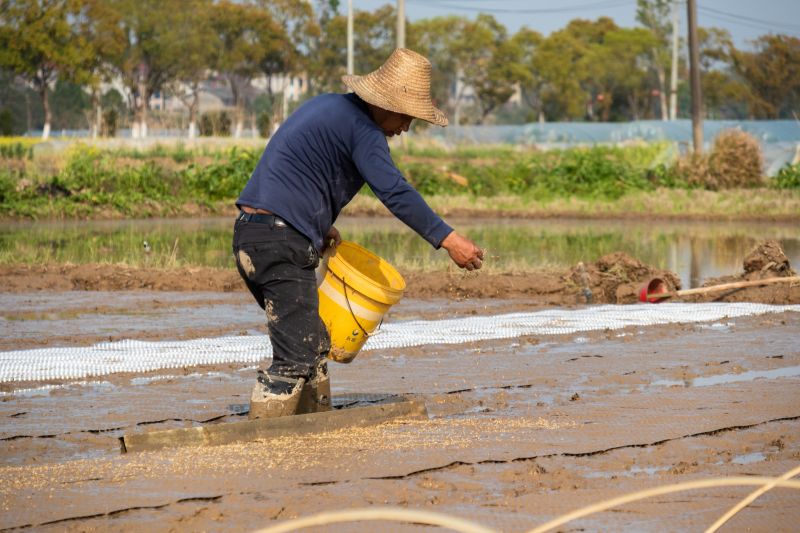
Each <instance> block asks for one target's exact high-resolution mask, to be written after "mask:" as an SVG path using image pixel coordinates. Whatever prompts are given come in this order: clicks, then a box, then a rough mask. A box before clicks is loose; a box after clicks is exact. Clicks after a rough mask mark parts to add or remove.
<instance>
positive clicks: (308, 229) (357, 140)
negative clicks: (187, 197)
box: [236, 93, 453, 250]
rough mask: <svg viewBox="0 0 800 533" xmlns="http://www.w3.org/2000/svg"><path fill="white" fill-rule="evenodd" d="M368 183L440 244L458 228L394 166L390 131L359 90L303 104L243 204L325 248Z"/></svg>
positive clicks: (273, 144) (274, 142)
mask: <svg viewBox="0 0 800 533" xmlns="http://www.w3.org/2000/svg"><path fill="white" fill-rule="evenodd" d="M365 182H366V183H367V184H368V185H369V187H370V188H371V189H372V191H373V192H374V193H375V196H377V197H378V199H379V200H380V201H381V202H383V204H384V205H385V206H386V207H387V208H389V210H390V211H391V212H392V213H393V214H394V215H395V216H396V217H397V218H399V219H400V220H402V221H403V222H404V223H405V224H406V225H408V226H409V227H410V228H411V229H413V230H414V231H416V232H417V233H418V234H419V235H420V236H422V237H423V238H424V239H425V240H426V241H428V242H429V243H431V245H433V246H434V247H435V248H439V246H440V245H441V242H442V240H443V239H444V238H445V237H447V235H448V234H449V233H450V232H451V231H453V230H452V228H451V227H450V226H448V225H447V224H446V223H445V222H444V221H443V220H442V219H441V217H439V215H437V214H436V213H434V212H433V210H432V209H431V208H430V207H429V206H428V204H427V203H425V200H423V199H422V197H421V196H420V194H419V193H418V192H417V191H416V190H415V189H414V188H413V187H412V186H411V185H410V184H409V183H408V182H407V181H406V180H405V178H404V177H403V175H402V174H401V173H400V171H399V170H398V169H397V167H396V166H395V165H394V162H393V161H392V158H391V156H390V155H389V144H388V143H387V141H386V136H385V135H384V133H383V131H382V130H381V128H380V127H379V126H378V125H377V124H376V123H375V121H373V120H372V118H371V117H370V114H369V109H368V108H367V104H366V103H365V102H364V101H363V100H361V99H360V98H359V97H358V96H356V95H355V94H352V93H351V94H323V95H320V96H317V97H315V98H312V99H311V100H309V101H308V102H306V103H305V104H303V105H302V106H300V108H298V109H297V110H296V111H295V112H294V113H293V114H292V115H291V116H290V117H289V118H288V120H286V122H284V123H283V124H282V125H281V127H280V128H278V131H277V132H276V133H275V135H274V136H273V137H272V139H270V141H269V143H268V144H267V148H266V149H265V150H264V153H263V154H262V156H261V160H260V161H259V162H258V165H257V166H256V168H255V170H254V171H253V174H252V175H251V176H250V180H249V181H248V182H247V185H245V188H244V190H243V191H242V194H241V195H240V196H239V199H238V200H237V201H236V205H238V206H242V205H247V206H250V207H254V208H259V209H266V210H267V211H271V212H273V213H275V214H276V215H279V216H280V217H281V218H283V219H285V220H286V221H287V222H288V223H289V224H291V225H292V226H293V227H294V228H296V229H297V230H298V231H300V232H301V233H302V234H304V235H305V236H306V237H308V238H309V239H310V240H311V242H312V243H313V244H314V246H315V247H316V248H317V250H322V247H323V245H322V243H323V239H324V236H325V235H326V234H327V233H328V230H330V228H331V226H332V225H333V223H334V222H335V221H336V218H337V217H338V216H339V212H340V211H341V210H342V208H343V207H344V206H345V205H347V203H348V202H350V200H352V199H353V197H354V196H355V195H356V193H358V191H359V190H360V189H361V187H362V186H363V185H364V183H365Z"/></svg>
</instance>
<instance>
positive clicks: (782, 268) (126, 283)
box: [0, 241, 800, 317]
mask: <svg viewBox="0 0 800 533" xmlns="http://www.w3.org/2000/svg"><path fill="white" fill-rule="evenodd" d="M402 274H403V276H404V278H405V279H406V282H407V289H406V292H405V297H407V298H426V299H427V298H449V299H456V300H463V299H472V298H479V299H485V298H501V299H525V300H527V301H528V302H531V301H533V302H535V303H537V304H541V305H574V304H587V303H593V304H602V303H620V304H622V303H635V302H637V301H638V299H639V291H640V289H641V288H642V286H644V285H646V284H647V282H648V281H650V280H652V279H653V278H661V279H663V280H664V281H665V282H666V284H667V287H668V289H669V290H678V289H681V288H683V287H681V284H680V280H679V278H678V275H677V274H675V273H674V272H671V271H668V270H662V269H658V268H655V267H653V266H651V265H647V264H644V263H642V262H641V261H639V260H638V259H636V258H633V257H630V256H628V255H626V254H624V253H620V252H615V253H611V254H607V255H605V256H602V257H600V258H599V259H598V260H597V261H595V262H593V263H587V264H585V265H584V264H582V263H579V264H577V265H575V266H573V267H571V268H569V269H566V270H564V271H543V272H524V273H486V272H485V271H476V272H466V271H463V270H459V269H457V268H455V267H453V268H452V269H448V270H446V271H436V272H403V273H402ZM793 275H795V272H794V270H792V268H791V267H790V265H789V262H788V259H787V258H786V255H785V254H784V253H783V250H782V249H781V248H780V246H779V245H778V243H777V242H776V241H764V242H762V243H760V244H759V245H758V246H757V247H756V248H755V249H754V250H753V251H752V252H751V253H750V254H749V255H748V256H747V257H746V258H745V260H744V264H743V271H742V272H741V273H740V274H736V275H731V276H726V277H724V278H719V279H715V280H710V281H709V283H707V285H708V284H718V283H726V282H730V281H740V280H755V279H764V278H772V277H790V276H793ZM0 279H2V280H3V285H2V288H0V291H2V292H3V293H12V294H13V293H25V294H27V293H30V292H32V291H38V292H47V293H58V292H65V291H99V292H113V291H167V292H185V291H190V292H214V293H245V292H246V290H245V288H244V284H243V283H242V281H241V279H240V278H239V275H238V274H237V272H236V271H235V269H233V268H231V269H227V270H225V269H214V268H207V267H194V268H184V269H156V268H146V267H140V268H139V267H129V266H125V265H111V264H86V265H39V266H31V265H0ZM110 300H113V298H110ZM687 301H722V302H726V301H740V302H761V303H769V304H794V303H800V283H796V282H795V283H780V284H775V285H771V286H764V287H748V288H742V289H736V290H732V291H727V292H714V293H710V294H704V295H695V296H692V297H690V298H688V299H687ZM104 305H110V304H104ZM9 315H10V316H12V317H13V316H15V315H14V314H13V312H11V313H9V311H6V312H5V313H4V316H9Z"/></svg>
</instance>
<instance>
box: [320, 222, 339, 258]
mask: <svg viewBox="0 0 800 533" xmlns="http://www.w3.org/2000/svg"><path fill="white" fill-rule="evenodd" d="M331 241H333V248H336V247H337V246H339V245H340V244H342V236H341V235H340V234H339V230H338V229H336V226H331V229H329V230H328V233H326V234H325V240H323V241H322V253H323V254H324V253H325V252H327V251H328V248H330V247H331Z"/></svg>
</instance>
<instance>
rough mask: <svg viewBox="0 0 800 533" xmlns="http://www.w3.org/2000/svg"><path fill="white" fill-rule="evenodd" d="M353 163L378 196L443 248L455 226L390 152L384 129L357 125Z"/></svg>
mask: <svg viewBox="0 0 800 533" xmlns="http://www.w3.org/2000/svg"><path fill="white" fill-rule="evenodd" d="M352 154H353V163H355V165H356V168H357V169H358V171H359V173H361V175H362V176H363V177H364V181H366V182H367V185H369V187H370V189H372V192H374V193H375V196H377V197H378V199H379V200H380V201H381V202H382V203H383V205H385V206H386V207H387V208H388V209H389V211H391V212H392V214H393V215H394V216H396V217H397V218H399V219H400V220H401V221H403V222H404V223H405V224H406V225H407V226H408V227H410V228H411V229H413V230H414V231H416V232H417V233H418V234H419V235H420V236H421V237H422V238H423V239H425V240H426V241H428V242H429V243H431V245H432V246H433V247H434V248H437V249H438V248H439V247H440V246H441V244H442V241H443V240H444V238H445V237H447V236H448V235H449V234H450V232H452V231H453V228H451V227H450V226H448V225H447V224H446V223H445V221H444V220H442V218H441V217H440V216H439V215H437V214H436V213H435V212H434V211H433V209H431V208H430V206H429V205H428V204H427V203H426V202H425V200H424V199H423V198H422V196H421V195H420V194H419V193H418V192H417V190H416V189H414V187H412V186H411V184H409V183H408V181H406V179H405V177H403V175H402V174H401V173H400V170H398V168H397V167H396V166H395V164H394V161H392V157H391V156H390V155H389V144H388V143H387V142H386V137H384V135H383V133H382V132H380V130H377V129H375V128H370V127H365V126H363V125H362V127H361V128H360V131H359V129H358V128H357V130H356V132H355V135H354V138H353V150H352Z"/></svg>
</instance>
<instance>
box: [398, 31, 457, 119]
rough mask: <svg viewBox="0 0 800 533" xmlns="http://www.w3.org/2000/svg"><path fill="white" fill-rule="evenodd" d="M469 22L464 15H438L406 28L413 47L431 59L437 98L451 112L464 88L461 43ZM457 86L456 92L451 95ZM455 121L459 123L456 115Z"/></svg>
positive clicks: (433, 87)
mask: <svg viewBox="0 0 800 533" xmlns="http://www.w3.org/2000/svg"><path fill="white" fill-rule="evenodd" d="M468 23H469V21H468V20H467V19H466V18H464V17H456V16H449V17H435V18H430V19H422V20H419V21H416V22H414V23H413V24H410V25H409V26H408V29H407V32H406V33H407V38H408V45H409V47H410V48H411V49H412V50H416V51H417V52H419V53H421V54H422V55H424V56H425V57H427V58H428V60H429V61H430V62H431V66H432V72H431V93H432V96H433V100H434V102H436V105H438V106H441V107H442V108H444V109H446V110H448V111H449V112H454V111H455V107H456V106H457V105H458V104H459V103H460V99H461V96H462V94H461V92H463V84H462V83H460V81H461V80H460V67H459V64H460V63H459V61H460V60H461V58H460V57H459V55H458V47H459V46H460V44H459V43H460V40H461V39H462V36H463V35H464V31H465V28H466V26H467V25H468ZM453 90H455V91H456V94H455V95H454V96H453V98H451V92H452V91H453ZM456 115H458V113H456ZM454 123H456V124H457V123H458V120H457V119H455V118H454Z"/></svg>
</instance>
